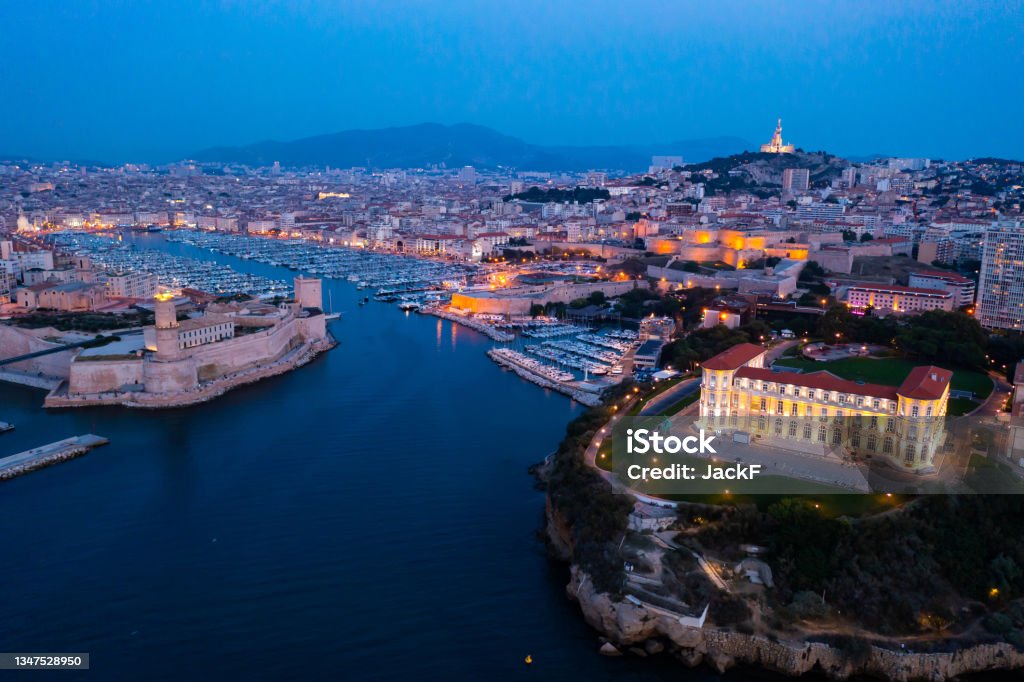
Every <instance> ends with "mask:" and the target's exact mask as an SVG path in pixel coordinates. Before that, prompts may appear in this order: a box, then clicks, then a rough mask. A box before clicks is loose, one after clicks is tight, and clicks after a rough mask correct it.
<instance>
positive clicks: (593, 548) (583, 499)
mask: <svg viewBox="0 0 1024 682" xmlns="http://www.w3.org/2000/svg"><path fill="white" fill-rule="evenodd" d="M631 388H632V383H631V382H624V383H623V384H621V385H619V386H617V387H615V388H614V389H611V390H610V391H609V393H608V400H607V401H606V403H607V404H609V405H610V404H613V403H615V402H616V401H618V400H620V399H621V398H622V397H623V396H624V395H625V394H626V393H627V392H628V391H629V390H630V389H631ZM611 416H612V410H611V408H610V407H606V406H600V407H595V408H592V409H590V410H587V411H586V412H584V413H583V414H582V415H580V416H579V417H577V418H576V419H574V420H572V421H571V422H569V425H568V426H567V427H566V433H565V438H564V439H563V440H562V442H561V444H559V446H558V450H557V451H556V453H555V456H554V457H553V458H552V462H551V467H550V470H549V472H548V478H547V484H548V499H549V501H550V503H551V505H552V507H553V509H554V510H555V511H556V512H557V513H558V515H559V516H560V518H561V519H562V520H563V521H564V522H565V523H566V524H567V525H568V526H569V528H570V529H571V533H572V544H573V548H572V551H573V561H574V562H575V563H576V564H577V565H578V566H579V567H580V568H581V569H583V570H584V571H585V572H586V573H587V574H588V575H590V577H591V579H592V580H593V581H594V586H595V587H596V588H597V589H598V590H600V591H602V592H610V593H616V592H618V591H619V590H620V589H621V588H622V581H623V574H622V570H621V565H620V559H619V555H618V549H617V547H618V543H619V542H620V541H621V539H622V536H623V534H624V533H625V532H626V526H627V522H628V516H629V512H630V510H631V509H632V508H633V498H632V496H630V495H620V494H616V493H613V492H612V489H611V486H610V485H609V484H608V482H607V481H605V480H604V479H603V478H602V477H601V476H600V475H599V474H598V473H597V472H596V471H595V470H594V468H592V467H589V466H587V463H586V462H585V461H584V457H583V455H584V453H585V452H586V449H587V446H588V445H589V444H590V441H591V440H592V439H593V438H594V435H595V434H596V433H597V430H598V429H600V428H601V427H603V426H604V425H605V423H606V422H607V421H608V420H609V419H610V418H611Z"/></svg>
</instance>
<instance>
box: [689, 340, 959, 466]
mask: <svg viewBox="0 0 1024 682" xmlns="http://www.w3.org/2000/svg"><path fill="white" fill-rule="evenodd" d="M765 352H766V351H765V348H763V347H761V346H759V345H756V344H751V343H744V344H740V345H737V346H733V347H732V348H730V349H729V350H727V351H725V352H723V353H720V354H718V355H716V356H715V357H713V358H711V359H709V360H708V361H707V362H705V363H704V365H703V368H702V370H703V374H702V381H701V398H700V415H701V418H702V421H704V422H705V423H709V424H710V426H712V427H713V428H716V429H723V428H725V429H730V430H735V431H741V430H742V431H745V432H748V433H750V434H752V435H753V436H755V437H757V438H758V439H762V440H763V439H768V440H770V441H780V442H782V443H783V446H784V447H785V444H784V443H785V441H789V442H790V447H792V446H796V448H795V449H799V450H802V451H809V452H815V453H817V452H821V453H822V454H824V453H825V452H826V451H829V450H831V451H832V452H834V453H836V454H838V455H840V456H843V457H847V456H851V457H854V458H861V459H875V458H880V459H881V460H883V461H885V462H887V463H888V464H891V465H892V466H894V467H896V468H897V469H900V470H903V471H913V472H915V473H929V472H931V471H934V470H935V469H936V468H937V463H936V453H937V451H938V449H939V448H940V447H941V446H942V444H943V442H944V438H945V429H944V419H943V418H944V417H945V416H946V406H947V402H948V400H949V390H950V381H951V380H952V378H953V373H952V372H950V371H949V370H945V369H942V368H940V367H934V366H931V365H926V366H921V367H915V368H914V369H913V370H912V371H911V372H910V374H909V375H908V376H907V378H906V379H905V380H904V381H903V383H902V384H900V385H899V386H883V385H880V384H869V383H863V382H859V381H850V380H847V379H841V378H839V377H837V376H836V375H834V374H832V373H830V372H826V371H818V372H808V373H800V372H792V371H778V372H777V371H774V370H772V369H770V368H768V367H766V366H765ZM793 441H796V443H793Z"/></svg>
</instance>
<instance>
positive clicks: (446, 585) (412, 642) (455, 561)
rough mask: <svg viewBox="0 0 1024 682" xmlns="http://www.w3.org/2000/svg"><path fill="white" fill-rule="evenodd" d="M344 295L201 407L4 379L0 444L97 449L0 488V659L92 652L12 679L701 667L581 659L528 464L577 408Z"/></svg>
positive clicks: (389, 676)
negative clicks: (101, 440) (305, 338)
mask: <svg viewBox="0 0 1024 682" xmlns="http://www.w3.org/2000/svg"><path fill="white" fill-rule="evenodd" d="M134 239H136V240H138V241H139V243H140V244H141V245H142V246H144V247H145V248H153V249H158V250H162V251H165V252H167V253H173V254H177V255H184V256H189V257H195V258H203V259H214V260H217V261H218V262H222V263H227V264H230V265H233V266H234V267H236V268H238V269H239V270H241V271H244V272H247V273H251V274H254V275H260V276H265V277H271V278H277V279H283V280H289V279H290V278H291V276H292V275H293V274H294V273H292V272H291V271H289V270H286V269H284V268H281V267H274V266H270V265H264V264H260V263H256V262H253V261H243V260H240V259H237V258H234V257H230V256H225V255H221V254H214V253H212V252H210V251H206V250H203V249H199V248H196V247H193V246H190V245H187V244H180V243H169V242H167V241H166V240H165V239H164V238H163V237H162V236H160V235H146V236H137V237H134ZM357 296H359V292H357V291H356V289H355V286H354V285H353V284H351V283H349V282H346V281H341V280H328V281H326V282H325V293H324V298H325V305H326V304H327V301H328V300H330V301H331V302H332V303H333V308H334V310H335V311H336V312H341V313H342V315H341V319H340V320H339V321H336V322H331V323H330V329H331V331H332V333H333V334H334V335H335V336H336V337H337V339H338V341H339V342H340V345H339V346H338V347H337V348H336V349H334V350H332V351H331V352H329V353H327V354H326V355H324V356H322V357H320V358H319V359H317V360H315V361H314V362H313V363H311V364H309V365H307V366H305V367H303V368H301V369H299V370H297V371H294V372H291V373H289V374H286V375H283V376H279V377H276V378H273V379H270V380H267V381H265V382H262V383H259V384H256V385H252V386H248V387H244V388H241V389H238V390H235V391H232V392H230V393H228V394H227V395H225V396H224V397H222V398H219V399H217V400H215V401H213V402H210V403H206V404H202V405H197V406H193V407H189V408H183V409H174V410H163V411H147V410H131V409H125V408H84V409H75V410H59V411H54V412H49V411H44V410H43V409H42V408H41V407H40V405H41V403H42V398H43V395H44V393H43V392H42V391H40V390H37V389H32V388H27V387H21V386H14V385H10V384H0V419H3V420H4V421H7V422H12V423H14V424H15V425H16V429H14V430H13V431H10V432H8V433H5V434H2V435H0V456H3V455H7V454H12V453H15V452H20V451H23V450H27V449H29V448H32V447H35V446H38V445H41V444H44V443H49V442H52V441H55V440H58V439H61V438H65V437H68V436H73V435H77V434H83V433H95V434H98V435H101V436H105V437H107V438H109V439H110V441H111V442H110V444H109V445H107V446H105V447H103V448H100V449H98V450H96V451H95V452H92V453H90V454H89V455H88V456H86V457H81V458H78V459H74V460H71V461H68V462H64V463H61V464H57V465H55V466H52V467H49V468H47V469H43V470H40V471H35V472H32V473H30V474H27V475H25V476H21V477H19V478H17V479H14V480H11V481H8V482H5V483H0V538H2V541H3V543H4V550H3V556H4V561H3V579H2V580H0V604H2V605H3V618H0V650H3V651H11V652H15V651H17V652H62V651H63V652H88V653H89V654H90V655H91V671H90V672H89V673H86V674H83V673H73V672H67V673H59V674H58V673H54V674H53V675H44V676H43V677H32V675H37V676H38V675H39V674H38V673H28V674H26V675H25V677H24V678H25V679H30V678H31V679H49V677H51V676H52V677H54V678H56V676H57V675H61V676H62V677H61V679H86V677H85V676H86V675H88V678H89V679H103V680H138V679H146V680H186V679H187V680H225V679H245V680H283V679H337V680H411V679H422V680H481V679H489V680H519V679H543V680H576V679H587V680H616V681H618V680H622V681H647V680H651V681H655V680H657V681H660V680H668V679H672V680H680V679H682V680H706V679H717V678H716V676H714V675H712V674H710V673H708V672H704V671H687V670H685V669H683V668H681V667H680V666H679V665H678V664H674V663H672V662H670V661H660V660H651V659H647V660H640V659H626V658H623V659H607V658H603V657H601V656H599V655H598V654H597V648H598V645H599V643H598V640H597V637H596V633H595V632H594V631H592V630H591V629H590V628H588V627H587V626H586V625H585V624H584V623H583V621H582V618H581V616H580V614H579V611H578V608H577V607H576V605H575V604H573V603H572V602H570V601H568V600H567V599H566V598H565V594H564V586H565V583H566V582H567V574H566V571H565V569H564V567H563V566H560V565H558V564H555V563H552V562H551V561H550V560H549V559H548V558H547V557H546V555H545V552H544V547H543V545H542V543H541V542H540V541H539V539H538V536H537V531H538V529H539V527H540V524H541V515H542V510H543V494H542V493H541V492H539V491H537V490H536V489H535V487H534V481H533V480H532V479H531V478H530V476H529V475H528V473H527V468H528V467H529V465H531V464H532V463H535V462H537V461H539V460H540V459H542V458H543V457H544V456H545V455H547V454H548V453H549V452H551V451H552V450H553V449H554V448H555V447H556V445H557V444H558V442H559V440H560V439H561V437H562V434H563V431H564V428H565V425H566V423H567V422H568V421H569V420H570V419H572V418H573V417H574V416H575V415H576V414H578V413H579V411H580V409H581V408H580V407H579V406H577V405H575V404H574V403H572V402H571V401H570V400H569V399H567V398H566V397H564V396H561V395H558V394H555V393H553V392H550V391H544V390H542V389H540V388H538V387H536V386H533V385H531V384H528V383H526V382H525V381H523V380H521V379H519V378H517V377H516V376H515V375H514V374H512V373H509V372H505V371H503V370H502V369H500V368H499V367H498V366H497V365H495V364H494V363H493V362H491V361H490V360H489V359H488V358H487V357H486V355H485V353H486V351H487V350H488V349H489V348H491V347H493V346H494V342H493V341H491V340H489V339H487V338H485V337H483V336H482V335H480V334H478V333H476V332H473V331H470V330H467V329H465V328H460V327H457V326H454V325H453V324H452V323H451V322H448V321H445V320H439V319H437V318H434V317H429V316H422V315H417V314H415V313H404V312H401V311H399V310H398V309H397V308H396V307H395V306H393V305H385V304H380V303H370V304H368V305H363V306H359V305H357ZM527 655H530V656H531V657H532V660H533V664H532V665H530V666H527V665H525V663H524V658H525V657H526V656H527ZM733 677H734V678H735V676H733Z"/></svg>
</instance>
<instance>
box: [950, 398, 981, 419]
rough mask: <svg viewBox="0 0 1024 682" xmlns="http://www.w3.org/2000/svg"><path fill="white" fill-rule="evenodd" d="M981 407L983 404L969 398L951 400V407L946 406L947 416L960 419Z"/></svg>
mask: <svg viewBox="0 0 1024 682" xmlns="http://www.w3.org/2000/svg"><path fill="white" fill-rule="evenodd" d="M979 405H981V403H979V402H976V401H974V400H968V399H967V398H950V399H949V405H947V406H946V414H947V415H949V416H950V417H959V416H961V415H965V414H967V413H968V412H973V411H974V410H976V409H977V408H978V406H979Z"/></svg>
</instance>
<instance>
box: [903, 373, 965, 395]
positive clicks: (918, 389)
mask: <svg viewBox="0 0 1024 682" xmlns="http://www.w3.org/2000/svg"><path fill="white" fill-rule="evenodd" d="M952 380H953V373H952V372H950V371H949V370H948V369H942V368H941V367H934V366H932V365H923V366H921V367H915V368H914V369H913V370H911V372H910V374H908V375H907V378H906V379H904V380H903V383H902V384H900V387H899V394H900V395H901V396H903V397H904V398H911V399H913V400H938V399H939V398H941V397H942V394H943V393H944V392H945V390H946V389H947V388H948V387H949V384H950V381H952Z"/></svg>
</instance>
